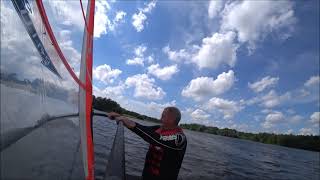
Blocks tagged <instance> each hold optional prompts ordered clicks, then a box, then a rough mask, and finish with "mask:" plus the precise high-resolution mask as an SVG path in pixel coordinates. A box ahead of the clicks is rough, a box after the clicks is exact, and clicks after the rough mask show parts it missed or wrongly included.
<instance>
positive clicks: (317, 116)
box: [310, 112, 320, 126]
mask: <svg viewBox="0 0 320 180" xmlns="http://www.w3.org/2000/svg"><path fill="white" fill-rule="evenodd" d="M310 122H311V123H313V124H314V125H316V126H319V125H320V112H314V113H312V114H311V116H310Z"/></svg>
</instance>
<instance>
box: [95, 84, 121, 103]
mask: <svg viewBox="0 0 320 180" xmlns="http://www.w3.org/2000/svg"><path fill="white" fill-rule="evenodd" d="M125 88H126V87H125V85H124V84H123V83H119V85H117V86H107V87H106V88H104V89H100V88H98V87H96V86H93V94H94V95H95V96H98V97H106V98H110V99H113V100H115V101H119V100H121V98H123V92H124V90H125Z"/></svg>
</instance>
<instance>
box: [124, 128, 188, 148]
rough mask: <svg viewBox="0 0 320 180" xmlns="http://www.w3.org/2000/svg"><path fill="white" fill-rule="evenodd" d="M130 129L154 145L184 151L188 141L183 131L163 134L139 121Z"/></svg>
mask: <svg viewBox="0 0 320 180" xmlns="http://www.w3.org/2000/svg"><path fill="white" fill-rule="evenodd" d="M129 129H130V130H132V131H133V132H134V133H136V134H137V135H139V136H140V137H142V138H143V139H144V140H145V141H147V142H148V143H150V144H152V145H156V146H161V147H163V148H167V149H170V150H175V151H182V150H184V149H185V146H186V142H187V141H186V137H185V135H184V134H183V133H177V134H174V135H170V136H161V135H160V134H158V133H156V132H155V130H154V128H152V127H150V126H143V125H141V124H139V123H136V126H135V127H134V128H129Z"/></svg>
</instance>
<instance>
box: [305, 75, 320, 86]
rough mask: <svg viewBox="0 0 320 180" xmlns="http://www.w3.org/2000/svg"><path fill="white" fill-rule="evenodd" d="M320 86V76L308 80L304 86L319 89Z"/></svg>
mask: <svg viewBox="0 0 320 180" xmlns="http://www.w3.org/2000/svg"><path fill="white" fill-rule="evenodd" d="M319 84H320V76H311V77H310V79H308V80H307V81H306V82H305V83H304V86H306V87H314V86H316V87H319Z"/></svg>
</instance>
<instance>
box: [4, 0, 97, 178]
mask: <svg viewBox="0 0 320 180" xmlns="http://www.w3.org/2000/svg"><path fill="white" fill-rule="evenodd" d="M66 3H75V2H66ZM76 3H77V5H78V7H79V11H78V12H79V14H78V15H79V16H81V17H82V12H81V7H80V3H79V2H78V1H77V2H76ZM88 4H89V5H88V10H89V11H87V14H88V15H89V14H91V16H92V17H91V18H93V14H94V13H93V12H91V11H94V8H92V6H93V7H94V1H93V3H88ZM90 6H91V8H90ZM53 10H54V8H52V7H51V6H50V3H49V2H45V3H42V1H40V0H38V1H30V0H29V1H28V0H12V1H1V11H0V12H1V66H0V68H1V69H0V70H1V81H0V83H1V84H0V85H1V121H0V125H1V126H0V127H1V131H0V133H1V134H0V135H1V139H0V140H1V141H0V142H1V173H0V174H1V177H0V179H52V178H53V177H54V179H93V171H92V170H90V168H93V163H92V162H93V161H92V159H93V153H92V151H91V150H92V149H93V146H92V137H91V134H90V133H91V128H90V115H89V114H88V113H91V112H89V111H88V110H89V109H91V104H90V102H91V101H90V100H86V98H87V99H89V98H90V97H91V96H92V94H91V91H92V88H91V81H88V80H87V78H88V79H90V78H91V70H90V69H91V67H92V51H91V52H90V51H88V50H86V49H87V48H89V47H90V48H91V49H92V32H93V22H92V23H91V22H90V24H91V25H92V27H91V28H92V31H88V30H90V28H88V27H89V26H88V27H85V23H83V29H85V30H84V32H77V35H78V36H79V37H80V39H81V38H82V37H84V40H85V41H86V44H85V45H84V46H83V47H84V48H86V49H85V50H84V51H82V50H81V49H76V48H74V47H73V46H69V44H67V43H66V42H64V39H63V37H62V34H63V32H66V31H63V29H61V27H58V26H57V25H58V24H59V22H56V20H57V19H58V18H53V16H52V15H53V12H52V11H53ZM46 12H47V14H50V15H51V16H47V14H46ZM88 18H89V17H88ZM88 18H87V21H88V22H87V24H89V19H88ZM90 33H91V35H90ZM90 37H91V38H90ZM72 48H73V49H72ZM70 49H71V50H72V52H74V53H76V55H74V54H73V55H72V54H70V53H69V52H70ZM81 51H82V53H81ZM77 52H78V56H77ZM89 52H90V54H91V55H89V56H88V53H89ZM88 61H89V63H88ZM76 62H78V63H76ZM80 62H81V63H84V64H81V65H80ZM90 62H91V63H90ZM90 64H91V67H90V66H88V65H90ZM80 66H81V67H82V66H85V67H86V68H85V72H83V71H81V70H80ZM88 69H89V70H90V71H88ZM77 72H81V73H80V74H81V76H79V77H78V75H77ZM82 74H84V76H82ZM81 77H84V78H81ZM87 87H89V88H87ZM81 89H82V90H83V91H84V93H81V92H80V91H81ZM82 103H83V104H82ZM83 106H84V107H83ZM79 108H81V109H79ZM84 109H85V110H86V111H85V112H83V110H84ZM79 114H80V117H79ZM90 138H91V139H90ZM90 149H91V150H90ZM88 150H89V151H88ZM88 153H92V154H88Z"/></svg>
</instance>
